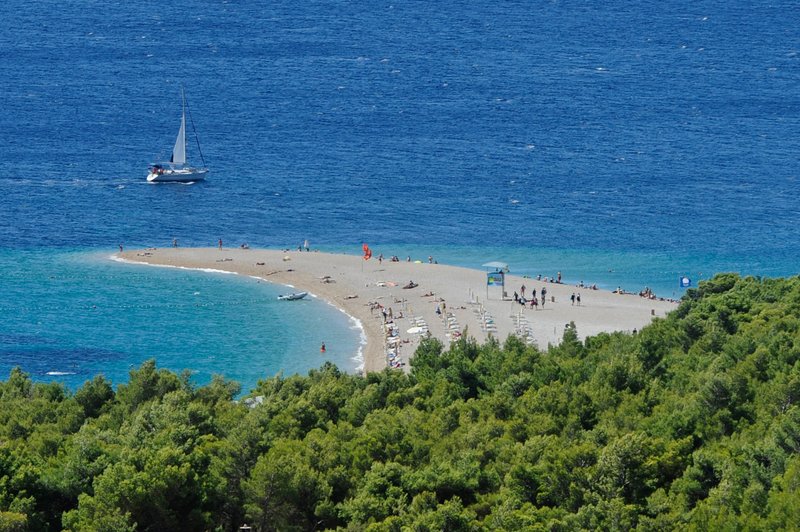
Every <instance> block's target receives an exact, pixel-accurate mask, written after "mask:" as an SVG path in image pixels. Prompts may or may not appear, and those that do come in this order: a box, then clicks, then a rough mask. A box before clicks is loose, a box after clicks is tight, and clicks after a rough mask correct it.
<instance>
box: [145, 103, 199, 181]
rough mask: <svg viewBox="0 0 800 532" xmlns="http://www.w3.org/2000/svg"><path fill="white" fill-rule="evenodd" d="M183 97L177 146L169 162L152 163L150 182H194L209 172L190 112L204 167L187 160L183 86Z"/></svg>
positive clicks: (190, 115) (149, 175)
mask: <svg viewBox="0 0 800 532" xmlns="http://www.w3.org/2000/svg"><path fill="white" fill-rule="evenodd" d="M181 99H182V102H183V106H182V111H181V127H180V129H179V130H178V138H176V139H175V146H174V147H173V148H172V157H170V159H169V161H168V162H164V163H153V164H152V165H150V172H149V173H148V174H147V181H149V182H150V183H193V182H195V181H202V180H204V179H205V178H206V174H208V168H206V161H205V159H204V158H203V152H202V151H201V150H200V140H199V139H198V138H197V132H196V131H195V130H194V121H193V120H192V113H191V111H190V112H189V120H190V121H191V123H192V131H193V133H194V138H195V142H196V143H197V152H198V153H199V154H200V159H201V160H202V161H203V166H202V167H195V166H191V165H189V164H187V162H186V109H187V107H188V106H187V104H186V95H185V94H184V92H183V88H181Z"/></svg>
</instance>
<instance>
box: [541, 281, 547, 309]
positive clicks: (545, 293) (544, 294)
mask: <svg viewBox="0 0 800 532" xmlns="http://www.w3.org/2000/svg"><path fill="white" fill-rule="evenodd" d="M546 299H547V288H546V287H544V286H543V287H542V308H544V302H545V300H546Z"/></svg>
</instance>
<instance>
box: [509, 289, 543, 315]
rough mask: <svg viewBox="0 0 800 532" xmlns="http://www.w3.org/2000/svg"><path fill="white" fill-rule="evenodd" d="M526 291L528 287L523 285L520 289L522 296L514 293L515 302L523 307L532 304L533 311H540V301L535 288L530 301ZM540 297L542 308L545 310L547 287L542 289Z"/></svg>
mask: <svg viewBox="0 0 800 532" xmlns="http://www.w3.org/2000/svg"><path fill="white" fill-rule="evenodd" d="M525 290H527V287H526V286H525V285H522V286H521V287H520V290H519V291H520V292H521V295H520V294H518V293H517V292H514V301H515V302H517V303H519V304H520V305H522V306H523V307H524V306H525V305H528V304H530V306H531V308H532V309H536V310H539V299H538V298H537V297H536V289H535V288H534V289H533V292H532V293H531V294H530V298H529V299H528V298H526V297H525ZM540 295H541V296H542V299H541V301H542V308H544V305H545V302H546V300H547V288H546V287H544V286H543V287H542V290H541V292H540Z"/></svg>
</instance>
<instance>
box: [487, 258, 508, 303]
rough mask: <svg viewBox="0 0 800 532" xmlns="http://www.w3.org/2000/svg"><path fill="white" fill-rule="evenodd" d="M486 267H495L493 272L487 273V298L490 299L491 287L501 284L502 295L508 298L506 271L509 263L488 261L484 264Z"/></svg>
mask: <svg viewBox="0 0 800 532" xmlns="http://www.w3.org/2000/svg"><path fill="white" fill-rule="evenodd" d="M483 267H484V268H494V271H493V272H488V273H487V274H486V299H489V287H490V286H499V287H500V293H501V297H500V299H503V300H504V299H505V298H506V273H508V264H506V263H505V262H498V261H493V262H487V263H486V264H484V265H483Z"/></svg>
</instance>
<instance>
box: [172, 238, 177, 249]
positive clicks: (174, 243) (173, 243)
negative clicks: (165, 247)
mask: <svg viewBox="0 0 800 532" xmlns="http://www.w3.org/2000/svg"><path fill="white" fill-rule="evenodd" d="M172 247H174V248H176V247H178V239H177V238H173V239H172Z"/></svg>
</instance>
